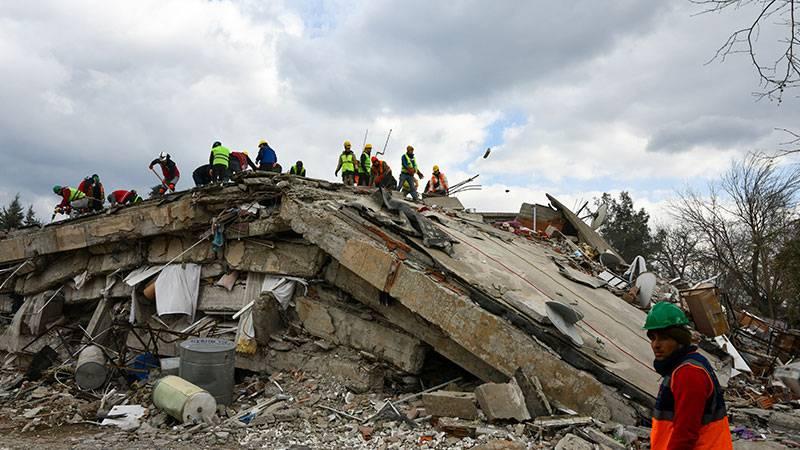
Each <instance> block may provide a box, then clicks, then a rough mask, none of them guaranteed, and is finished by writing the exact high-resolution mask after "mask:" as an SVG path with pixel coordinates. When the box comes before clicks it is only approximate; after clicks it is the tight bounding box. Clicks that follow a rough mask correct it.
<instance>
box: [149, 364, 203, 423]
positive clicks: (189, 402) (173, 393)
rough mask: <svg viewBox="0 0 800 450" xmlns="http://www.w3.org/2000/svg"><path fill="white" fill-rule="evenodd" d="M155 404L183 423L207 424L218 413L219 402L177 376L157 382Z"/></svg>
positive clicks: (154, 393) (154, 394) (154, 388)
mask: <svg viewBox="0 0 800 450" xmlns="http://www.w3.org/2000/svg"><path fill="white" fill-rule="evenodd" d="M153 404H154V405H155V406H156V407H157V408H158V409H160V410H162V411H164V412H165V413H167V414H169V415H170V416H172V417H174V418H176V419H178V420H180V421H181V422H183V423H195V422H206V421H207V420H208V419H210V418H211V417H212V416H214V414H216V412H217V402H216V400H214V397H212V396H211V394H209V393H208V392H206V391H205V390H203V389H202V388H200V387H199V386H195V385H194V384H192V383H189V382H188V381H186V380H184V379H183V378H180V377H177V376H175V375H167V376H166V377H164V378H161V379H160V380H158V381H157V382H156V384H155V386H154V387H153Z"/></svg>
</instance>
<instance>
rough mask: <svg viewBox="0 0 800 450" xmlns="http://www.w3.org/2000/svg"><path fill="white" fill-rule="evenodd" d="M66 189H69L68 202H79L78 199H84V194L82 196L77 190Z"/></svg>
mask: <svg viewBox="0 0 800 450" xmlns="http://www.w3.org/2000/svg"><path fill="white" fill-rule="evenodd" d="M67 189H69V201H70V202H74V201H75V200H80V199H82V198H84V197H86V194H84V193H83V192H81V191H79V190H77V189H75V188H71V187H67Z"/></svg>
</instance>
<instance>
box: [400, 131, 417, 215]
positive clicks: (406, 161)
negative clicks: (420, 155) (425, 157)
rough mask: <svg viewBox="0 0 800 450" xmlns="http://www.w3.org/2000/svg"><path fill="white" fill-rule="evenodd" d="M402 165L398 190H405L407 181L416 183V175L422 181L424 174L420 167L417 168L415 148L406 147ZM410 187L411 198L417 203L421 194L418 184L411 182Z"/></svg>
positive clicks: (401, 161) (401, 159)
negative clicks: (404, 186) (418, 191)
mask: <svg viewBox="0 0 800 450" xmlns="http://www.w3.org/2000/svg"><path fill="white" fill-rule="evenodd" d="M400 163H401V165H402V167H401V169H400V180H399V181H400V183H399V185H398V186H397V190H398V191H401V190H403V182H404V181H407V180H411V181H414V175H415V174H416V175H417V176H418V177H419V179H420V180H421V179H422V173H420V171H419V167H417V160H416V159H414V147H412V146H410V145H409V146H408V147H406V152H405V153H403V157H402V158H400ZM408 185H409V186H410V187H411V192H410V193H411V198H412V199H413V200H414V201H415V202H416V201H418V200H419V194H418V193H417V183H416V182H413V183H411V182H409V183H408Z"/></svg>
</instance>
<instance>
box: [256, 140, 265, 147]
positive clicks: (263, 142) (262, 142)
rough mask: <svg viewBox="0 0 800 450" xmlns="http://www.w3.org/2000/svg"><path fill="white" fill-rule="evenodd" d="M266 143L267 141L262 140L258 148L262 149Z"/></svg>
mask: <svg viewBox="0 0 800 450" xmlns="http://www.w3.org/2000/svg"><path fill="white" fill-rule="evenodd" d="M266 143H267V141H265V140H263V139H262V140H261V142H259V143H258V146H259V147H261V146H262V145H264V144H266Z"/></svg>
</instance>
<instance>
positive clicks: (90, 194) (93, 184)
mask: <svg viewBox="0 0 800 450" xmlns="http://www.w3.org/2000/svg"><path fill="white" fill-rule="evenodd" d="M78 190H79V191H81V192H83V193H84V194H85V195H86V197H87V198H88V199H89V209H91V210H92V211H101V210H102V209H103V202H104V201H105V196H106V191H105V189H104V188H103V183H101V182H100V176H99V175H97V174H94V175H92V176H90V177H86V178H84V179H83V181H81V182H80V184H79V185H78Z"/></svg>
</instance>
